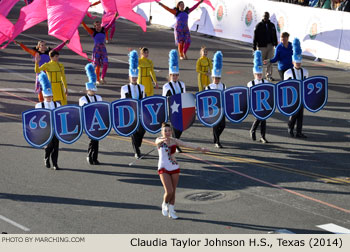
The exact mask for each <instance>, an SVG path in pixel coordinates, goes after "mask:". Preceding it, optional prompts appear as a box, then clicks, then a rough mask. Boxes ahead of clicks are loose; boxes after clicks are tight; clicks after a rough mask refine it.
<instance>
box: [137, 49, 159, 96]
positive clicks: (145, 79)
mask: <svg viewBox="0 0 350 252" xmlns="http://www.w3.org/2000/svg"><path fill="white" fill-rule="evenodd" d="M140 54H141V58H140V59H139V77H138V79H137V83H140V84H142V85H144V87H145V89H146V90H145V91H146V95H147V97H149V96H152V95H154V89H153V83H152V81H153V82H154V85H155V88H158V83H157V77H156V74H155V72H154V67H153V62H152V60H150V59H149V58H148V55H149V50H148V48H146V47H142V48H141V49H140Z"/></svg>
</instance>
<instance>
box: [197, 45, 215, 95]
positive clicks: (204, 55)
mask: <svg viewBox="0 0 350 252" xmlns="http://www.w3.org/2000/svg"><path fill="white" fill-rule="evenodd" d="M200 54H201V57H200V58H199V59H198V60H197V64H196V72H197V73H198V91H199V92H200V91H203V90H204V89H205V88H206V87H207V86H208V85H209V84H210V79H209V76H210V71H211V70H212V68H213V63H212V62H211V60H210V59H209V58H208V49H207V48H206V47H205V46H202V48H201V51H200Z"/></svg>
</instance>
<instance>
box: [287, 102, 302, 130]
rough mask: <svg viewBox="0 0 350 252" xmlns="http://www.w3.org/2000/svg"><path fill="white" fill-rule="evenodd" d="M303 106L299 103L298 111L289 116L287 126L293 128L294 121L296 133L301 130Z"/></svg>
mask: <svg viewBox="0 0 350 252" xmlns="http://www.w3.org/2000/svg"><path fill="white" fill-rule="evenodd" d="M303 117H304V106H303V105H301V106H300V109H299V111H298V112H296V113H295V114H294V115H292V116H290V117H289V122H288V128H289V129H290V130H294V125H295V122H296V123H297V134H301V132H302V130H303Z"/></svg>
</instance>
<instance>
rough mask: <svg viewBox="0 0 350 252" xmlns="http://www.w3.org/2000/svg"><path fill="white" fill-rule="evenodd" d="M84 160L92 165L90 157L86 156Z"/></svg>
mask: <svg viewBox="0 0 350 252" xmlns="http://www.w3.org/2000/svg"><path fill="white" fill-rule="evenodd" d="M86 161H87V162H88V163H89V164H90V165H93V164H94V163H93V162H92V158H91V157H86Z"/></svg>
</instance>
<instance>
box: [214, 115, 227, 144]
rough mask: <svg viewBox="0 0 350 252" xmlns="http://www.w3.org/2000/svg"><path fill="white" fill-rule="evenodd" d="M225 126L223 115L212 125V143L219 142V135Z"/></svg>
mask: <svg viewBox="0 0 350 252" xmlns="http://www.w3.org/2000/svg"><path fill="white" fill-rule="evenodd" d="M225 127H226V121H225V116H223V118H222V119H221V121H220V122H219V123H218V124H216V125H215V126H214V127H213V135H214V144H216V143H220V135H221V133H222V132H223V131H224V129H225Z"/></svg>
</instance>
